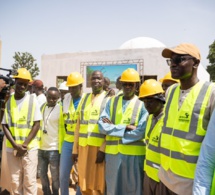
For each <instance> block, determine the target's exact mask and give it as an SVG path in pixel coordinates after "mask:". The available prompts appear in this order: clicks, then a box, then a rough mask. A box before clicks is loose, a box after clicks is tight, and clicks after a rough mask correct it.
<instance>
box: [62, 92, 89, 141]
mask: <svg viewBox="0 0 215 195" xmlns="http://www.w3.org/2000/svg"><path fill="white" fill-rule="evenodd" d="M84 96H85V94H83V95H82V97H81V99H80V101H79V104H78V107H77V109H76V110H75V107H74V104H73V101H72V98H71V100H70V105H69V110H68V113H66V114H65V116H64V119H65V121H64V122H65V124H66V129H67V131H66V134H65V137H64V140H65V141H67V142H74V133H75V128H76V124H77V118H78V112H77V111H78V110H79V105H80V103H81V102H82V100H83V97H84Z"/></svg>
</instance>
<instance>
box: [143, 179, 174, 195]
mask: <svg viewBox="0 0 215 195" xmlns="http://www.w3.org/2000/svg"><path fill="white" fill-rule="evenodd" d="M159 191H160V195H177V194H176V193H174V192H173V191H171V190H170V189H169V188H167V187H166V186H165V185H164V184H163V183H162V182H160V184H159ZM144 195H145V194H144Z"/></svg>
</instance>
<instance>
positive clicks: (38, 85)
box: [32, 80, 46, 106]
mask: <svg viewBox="0 0 215 195" xmlns="http://www.w3.org/2000/svg"><path fill="white" fill-rule="evenodd" d="M32 88H33V92H34V93H35V94H36V96H37V100H38V102H39V105H40V106H42V105H43V104H44V103H45V102H46V96H45V95H44V89H43V82H42V81H41V80H35V81H34V82H33V84H32Z"/></svg>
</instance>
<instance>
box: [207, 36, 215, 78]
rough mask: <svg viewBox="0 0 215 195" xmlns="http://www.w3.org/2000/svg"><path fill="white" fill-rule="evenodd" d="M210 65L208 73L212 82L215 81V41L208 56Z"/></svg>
mask: <svg viewBox="0 0 215 195" xmlns="http://www.w3.org/2000/svg"><path fill="white" fill-rule="evenodd" d="M207 59H208V60H209V63H210V65H208V66H207V71H208V73H209V74H210V76H211V81H215V40H214V42H213V43H212V44H211V45H210V46H209V54H208V56H207Z"/></svg>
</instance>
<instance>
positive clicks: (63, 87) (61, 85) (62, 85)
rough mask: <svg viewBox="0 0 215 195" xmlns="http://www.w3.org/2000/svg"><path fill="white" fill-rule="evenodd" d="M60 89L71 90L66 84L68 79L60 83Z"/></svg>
mask: <svg viewBox="0 0 215 195" xmlns="http://www.w3.org/2000/svg"><path fill="white" fill-rule="evenodd" d="M59 90H67V91H68V90H69V89H68V87H67V86H66V81H64V82H63V83H61V84H60V87H59Z"/></svg>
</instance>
